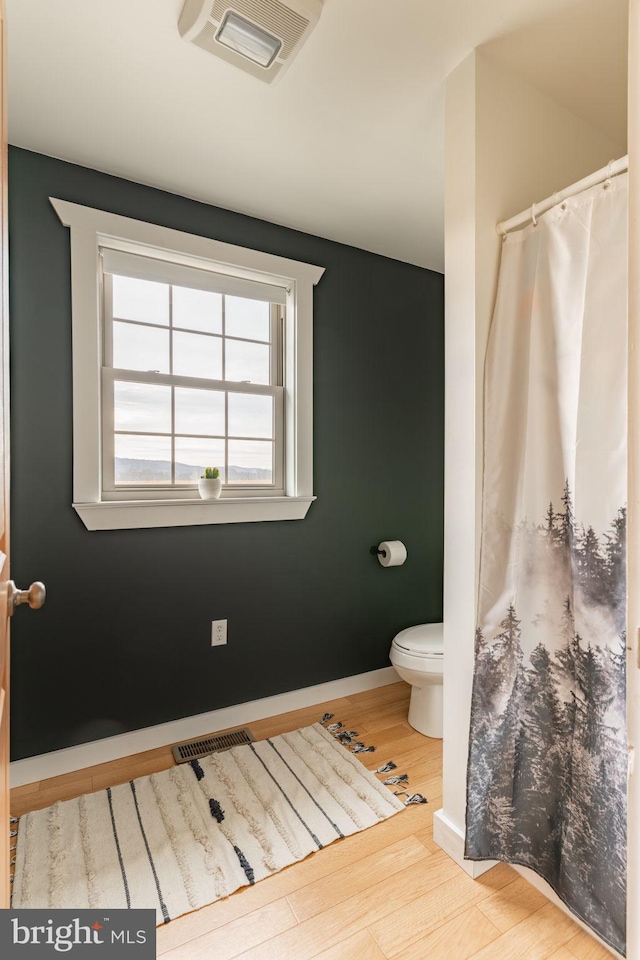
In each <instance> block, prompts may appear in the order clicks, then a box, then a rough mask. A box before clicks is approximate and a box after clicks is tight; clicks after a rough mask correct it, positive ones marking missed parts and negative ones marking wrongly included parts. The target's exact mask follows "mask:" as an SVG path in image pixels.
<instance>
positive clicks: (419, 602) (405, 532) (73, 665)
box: [9, 148, 444, 760]
mask: <svg viewBox="0 0 640 960" xmlns="http://www.w3.org/2000/svg"><path fill="white" fill-rule="evenodd" d="M310 189H313V186H312V185H310ZM50 196H52V197H59V198H61V199H64V200H71V201H73V202H75V203H82V204H86V205H88V206H93V207H98V208H100V209H102V210H108V211H111V212H113V213H118V214H122V215H124V216H127V217H133V218H136V219H139V220H148V221H151V222H153V223H159V224H162V225H164V226H167V227H172V228H175V229H178V230H185V231H188V232H190V233H195V234H199V235H202V236H207V237H214V238H216V239H218V240H223V241H226V242H228V243H234V244H239V245H241V246H245V247H254V248H256V249H260V250H264V251H267V252H268V253H274V254H278V255H280V256H284V257H290V258H292V259H297V260H303V261H307V262H309V263H314V264H318V265H320V266H324V267H326V272H325V274H324V277H323V278H322V280H321V281H320V283H319V285H318V286H317V287H316V288H315V301H314V302H315V309H314V419H315V431H314V475H315V481H314V483H315V491H314V492H315V494H316V495H317V497H318V499H317V501H316V502H315V503H314V504H313V505H312V507H311V510H310V511H309V514H308V515H307V518H306V519H305V520H302V521H289V522H278V523H247V524H232V525H214V526H202V527H185V528H168V529H153V530H123V531H117V530H115V531H106V532H93V533H90V532H89V531H87V530H86V529H85V527H84V526H83V524H82V522H81V521H80V519H79V517H78V516H77V515H76V513H75V511H74V510H73V509H72V507H71V500H72V410H71V389H72V383H71V304H70V262H69V232H68V230H67V229H66V228H65V227H63V226H62V225H61V223H60V222H59V220H58V218H57V216H56V214H55V213H54V211H53V208H52V207H51V205H50V203H49V199H48V198H49V197H50ZM9 230H10V317H11V430H12V448H11V458H12V460H11V484H12V494H11V503H12V515H11V521H12V572H13V576H14V579H15V580H16V582H17V583H18V584H19V585H20V586H22V587H25V586H27V585H28V584H29V583H30V582H31V581H32V580H43V581H44V582H45V583H46V586H47V592H48V596H47V602H46V605H45V606H44V607H43V608H42V610H39V611H37V612H30V611H25V610H19V611H18V613H17V615H16V616H15V617H14V619H13V625H12V678H11V679H12V710H11V728H12V758H13V759H16V760H17V759H20V758H23V757H28V756H32V755H35V754H40V753H45V752H47V751H50V750H56V749H59V748H62V747H67V746H70V745H73V744H78V743H83V742H86V741H90V740H94V739H99V738H101V737H107V736H112V735H114V734H118V733H122V732H124V731H129V730H134V729H137V728H140V727H144V726H148V725H150V724H156V723H161V722H163V721H167V720H174V719H177V718H179V717H186V716H189V715H192V714H197V713H202V712H204V711H208V710H214V709H217V708H220V707H225V706H228V705H230V704H237V703H242V702H244V701H247V700H254V699H256V698H259V697H267V696H270V695H273V694H277V693H282V692H284V691H288V690H293V689H297V688H299V687H305V686H309V685H311V684H316V683H322V682H323V681H327V680H334V679H337V678H339V677H346V676H350V675H352V674H357V673H362V672H364V671H367V670H375V669H377V668H380V667H385V666H388V665H389V660H388V652H389V646H390V644H391V640H392V638H393V636H394V634H395V633H396V632H397V631H398V630H400V629H402V628H403V627H407V626H410V625H411V624H415V623H420V622H423V621H437V620H440V619H441V617H442V553H443V448H444V439H443V435H444V424H443V409H444V399H443V380H444V356H443V325H444V310H443V277H442V276H441V275H440V274H438V273H434V272H432V271H429V270H425V269H421V268H419V267H415V266H411V265H408V264H406V263H401V262H399V261H395V260H389V259H387V258H385V257H380V256H377V255H375V254H372V253H367V252H365V251H363V250H358V249H355V248H353V247H348V246H344V245H343V244H340V243H334V242H332V241H328V240H323V239H320V238H318V237H314V236H309V235H308V234H304V233H299V232H297V231H294V230H289V229H287V228H284V227H280V226H276V225H274V224H271V223H265V222H264V221H261V220H255V219H252V218H251V217H247V216H242V215H240V214H237V213H232V212H230V211H228V210H221V209H218V208H216V207H212V206H208V205H206V204H203V203H197V202H195V201H192V200H187V199H185V198H184V197H180V196H175V195H172V194H169V193H164V192H162V191H160V190H156V189H152V188H150V187H146V186H141V185H140V184H137V183H131V182H129V181H126V180H121V179H118V178H116V177H111V176H107V175H105V174H102V173H98V172H96V171H94V170H89V169H86V168H83V167H78V166H74V165H72V164H69V163H64V162H61V161H58V160H53V159H51V158H49V157H44V156H41V155H39V154H35V153H31V152H28V151H25V150H21V149H18V148H11V150H10V157H9ZM382 539H400V540H403V541H404V542H405V544H406V546H407V549H408V553H409V557H408V560H407V563H406V564H405V565H404V566H402V567H396V568H389V569H386V570H385V569H383V568H382V567H381V566H380V565H379V564H378V562H377V560H376V559H375V558H374V557H373V556H372V555H371V554H370V552H369V549H370V547H371V546H372V545H373V544H376V543H378V542H379V541H380V540H382ZM220 618H227V619H228V621H229V632H228V645H227V646H226V647H218V648H211V646H210V633H211V621H212V620H214V619H220Z"/></svg>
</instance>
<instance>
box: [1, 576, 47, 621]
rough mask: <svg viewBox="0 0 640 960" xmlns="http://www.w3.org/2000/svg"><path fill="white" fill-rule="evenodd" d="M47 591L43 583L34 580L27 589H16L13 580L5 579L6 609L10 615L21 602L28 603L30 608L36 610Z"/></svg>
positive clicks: (42, 601)
mask: <svg viewBox="0 0 640 960" xmlns="http://www.w3.org/2000/svg"><path fill="white" fill-rule="evenodd" d="M46 596H47V591H46V590H45V586H44V583H40V581H39V580H36V582H35V583H32V584H31V586H30V587H29V589H28V590H18V588H17V587H16V585H15V583H14V582H13V580H7V611H8V614H9V616H10V617H12V616H13V611H14V610H15V608H16V607H19V606H20V604H21V603H28V604H29V606H30V607H31V609H32V610H37V609H38V608H39V607H41V606H42V604H43V603H44V601H45V597H46Z"/></svg>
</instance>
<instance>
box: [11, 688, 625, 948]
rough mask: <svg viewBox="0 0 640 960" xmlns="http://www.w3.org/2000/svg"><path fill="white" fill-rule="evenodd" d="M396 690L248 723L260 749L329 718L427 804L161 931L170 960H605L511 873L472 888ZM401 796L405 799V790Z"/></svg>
mask: <svg viewBox="0 0 640 960" xmlns="http://www.w3.org/2000/svg"><path fill="white" fill-rule="evenodd" d="M408 697H409V687H408V686H407V685H406V684H404V683H396V684H393V685H391V686H387V687H380V688H378V689H376V690H371V691H367V692H365V693H359V694H356V695H355V696H352V697H346V698H343V699H340V700H335V701H332V702H330V703H322V704H319V705H318V706H315V707H310V708H305V709H303V710H296V711H294V712H292V713H288V714H283V715H280V716H277V717H270V718H269V719H267V720H261V721H259V722H257V723H252V724H251V725H250V727H251V730H252V732H253V733H254V735H255V737H256V739H262V738H264V737H268V736H274V735H276V734H278V733H282V732H286V731H288V730H293V729H295V728H296V727H300V726H304V725H306V724H309V723H314V722H315V721H317V720H319V719H320V718H321V716H322V715H323V714H324V713H325V712H327V713H333V714H334V715H335V720H340V721H343V722H344V723H345V725H346V729H348V730H357V731H358V733H359V734H360V739H361V740H363V741H365V743H367V745H369V744H371V745H375V747H376V752H375V753H369V754H367V753H365V754H360V755H359V756H360V758H361V759H362V761H363V762H364V763H365V765H366V766H367V767H369V768H370V769H375V768H377V767H379V766H381V765H382V764H383V763H385V762H386V761H387V760H393V761H394V762H395V763H396V764H397V765H398V769H397V770H395V771H394V773H405V772H406V773H408V774H409V776H410V781H409V790H410V792H412V793H422V794H423V795H424V796H426V797H427V799H428V801H429V802H428V804H421V805H416V806H411V807H409V808H408V809H407V810H405V811H403V812H402V813H401V814H399V815H398V816H396V817H392V818H391V819H390V820H387V821H385V822H384V823H381V824H378V825H377V826H375V827H372V828H370V829H369V830H365V831H364V832H362V833H359V834H356V835H355V836H352V837H346V838H345V839H343V840H339V841H337V842H335V843H333V844H332V845H331V846H330V847H327V848H325V849H324V850H320V851H318V852H317V853H315V854H313V855H312V856H310V857H308V858H307V859H306V860H304V861H302V862H301V863H297V864H294V865H293V866H291V867H288V868H286V869H285V870H282V871H281V872H280V873H278V874H276V875H275V876H273V877H270V878H268V879H267V880H263V881H261V882H260V883H258V884H256V885H255V886H253V887H246V888H244V889H243V890H240V891H238V892H237V893H234V894H233V895H232V896H231V897H228V898H227V899H226V900H222V901H219V902H217V903H214V904H211V905H210V906H208V907H204V908H203V909H201V910H197V911H195V912H194V913H191V914H188V915H187V916H184V917H180V918H179V919H177V920H174V921H172V922H171V923H170V924H168V925H167V926H165V927H160V928H159V929H158V955H161V956H162V957H163V958H164V960H210V958H215V960H232V958H246V960H395V958H398V960H610V957H611V954H610V953H608V951H606V950H605V949H604V948H602V947H601V946H600V944H599V943H598V942H597V941H596V940H595V939H594V938H593V937H590V936H589V935H588V934H586V933H584V932H583V931H582V930H581V929H580V928H579V927H578V926H577V925H576V924H575V923H573V921H572V920H570V919H569V918H568V917H566V916H565V915H564V914H563V913H562V912H561V911H559V910H558V909H557V908H556V907H554V906H553V905H552V904H550V903H549V902H548V901H547V900H546V899H545V897H543V896H542V895H541V894H540V893H538V892H537V891H536V890H534V889H533V887H531V886H529V884H527V883H526V882H525V881H524V880H523V879H521V878H520V877H519V876H518V875H517V874H516V873H515V871H513V870H512V869H511V868H510V867H508V866H506V865H504V864H501V865H499V866H497V867H494V868H493V869H492V870H490V871H489V872H488V873H486V874H484V876H482V877H481V878H480V879H479V880H476V881H474V880H471V879H470V878H469V877H468V876H467V875H466V874H465V873H464V871H462V870H460V869H459V867H457V866H456V865H455V864H454V863H453V861H452V860H450V859H449V857H447V856H446V855H445V854H444V853H443V852H442V850H440V849H439V847H437V846H436V844H435V843H434V841H433V831H432V818H433V813H434V811H435V810H437V809H438V808H439V807H440V806H441V796H442V780H441V773H442V744H441V741H439V740H429V739H427V738H425V737H422V736H420V734H418V733H416V732H415V731H414V730H412V728H411V727H410V726H409V725H408V724H407V722H406V721H407V706H408ZM172 763H173V758H172V755H171V751H170V750H169V748H167V747H163V748H161V749H158V750H150V751H148V752H146V753H141V754H138V755H136V756H133V757H127V758H126V759H123V760H118V761H114V762H112V763H106V764H101V765H99V766H96V767H91V768H89V769H85V770H81V771H78V772H77V773H70V774H66V775H65V776H61V777H56V778H54V779H52V780H43V781H42V782H40V783H34V784H29V785H28V786H24V787H19V788H17V789H16V790H13V791H12V794H11V801H12V802H11V810H12V813H13V815H14V816H20V815H22V814H23V813H25V812H27V811H29V810H37V809H39V808H41V807H45V806H48V805H49V804H51V803H54V802H55V801H56V800H64V799H69V798H70V797H74V796H78V795H79V794H81V793H87V792H90V791H93V790H99V789H103V788H104V787H106V786H114V785H115V784H117V783H122V782H125V781H127V780H130V779H132V778H134V777H139V776H144V775H146V774H150V773H153V772H154V771H158V770H163V769H166V768H167V767H169V766H171V765H172ZM396 789H402V788H396Z"/></svg>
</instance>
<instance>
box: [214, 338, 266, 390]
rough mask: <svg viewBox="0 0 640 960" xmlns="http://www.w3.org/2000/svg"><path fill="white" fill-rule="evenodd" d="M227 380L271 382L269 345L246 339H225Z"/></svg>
mask: <svg viewBox="0 0 640 960" xmlns="http://www.w3.org/2000/svg"><path fill="white" fill-rule="evenodd" d="M225 345H226V351H227V358H226V378H225V379H227V380H248V381H249V382H250V383H271V377H270V373H269V346H268V345H267V344H262V343H247V342H246V341H244V340H225Z"/></svg>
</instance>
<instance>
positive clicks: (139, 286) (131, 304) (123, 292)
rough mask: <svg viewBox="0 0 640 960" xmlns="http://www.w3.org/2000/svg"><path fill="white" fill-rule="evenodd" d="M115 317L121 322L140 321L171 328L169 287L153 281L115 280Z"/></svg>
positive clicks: (120, 278) (123, 278)
mask: <svg viewBox="0 0 640 960" xmlns="http://www.w3.org/2000/svg"><path fill="white" fill-rule="evenodd" d="M113 315H114V317H118V318H119V319H120V320H139V321H141V322H142V323H160V324H162V325H163V326H165V327H168V326H169V287H168V286H167V284H166V283H154V282H153V281H152V280H133V279H132V278H131V277H118V276H114V278H113Z"/></svg>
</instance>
